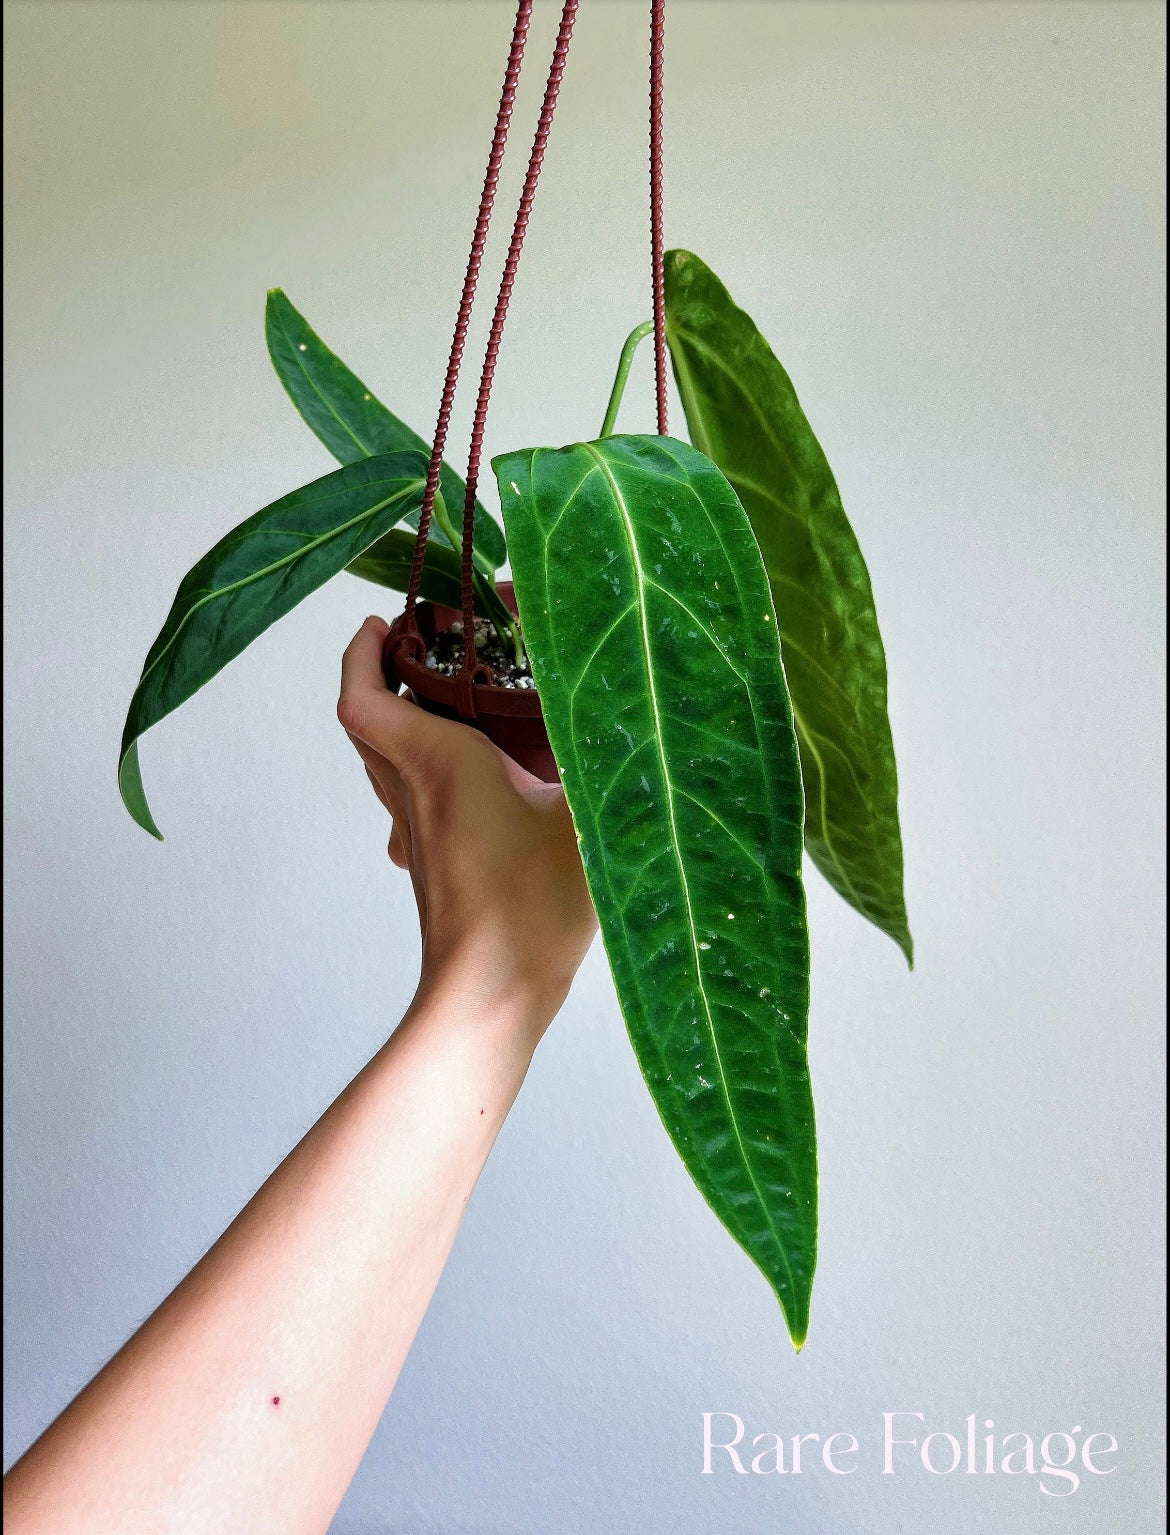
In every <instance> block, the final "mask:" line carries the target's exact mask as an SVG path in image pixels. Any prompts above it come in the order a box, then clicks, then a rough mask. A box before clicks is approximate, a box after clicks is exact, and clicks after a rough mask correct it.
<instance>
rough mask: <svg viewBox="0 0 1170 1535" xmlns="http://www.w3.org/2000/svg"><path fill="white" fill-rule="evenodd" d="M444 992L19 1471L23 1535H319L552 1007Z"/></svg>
mask: <svg viewBox="0 0 1170 1535" xmlns="http://www.w3.org/2000/svg"><path fill="white" fill-rule="evenodd" d="M474 994H475V987H474V984H473V982H470V981H469V980H468V978H467V977H463V978H462V980H461V983H460V985H459V986H458V989H456V988H455V987H452V986H449V985H444V984H443V983H441V982H439V983H435V984H432V985H431V986H430V987H428V988H425V989H424V990H422V991H420V993H419V996H418V997H417V998H416V1000H415V1003H414V1005H413V1006H412V1008H411V1010H410V1012H409V1013H408V1014H407V1016H406V1018H405V1019H404V1020H403V1023H402V1024H401V1025H400V1027H399V1028H398V1030H397V1031H396V1032H395V1034H394V1035H393V1037H392V1038H391V1040H390V1041H389V1043H388V1044H387V1045H386V1046H385V1047H384V1048H383V1049H382V1050H381V1051H380V1052H379V1053H378V1055H377V1056H375V1057H374V1059H373V1060H372V1061H371V1062H370V1063H369V1065H368V1066H367V1067H366V1068H365V1070H364V1071H363V1072H362V1073H361V1074H360V1075H359V1076H358V1077H357V1078H356V1080H355V1081H354V1082H353V1083H352V1084H351V1085H350V1086H349V1088H347V1089H346V1091H345V1092H344V1093H343V1094H342V1095H341V1097H340V1098H339V1099H338V1100H337V1102H336V1103H334V1105H333V1106H332V1108H331V1109H330V1110H329V1111H328V1113H327V1114H325V1116H324V1117H323V1118H322V1119H321V1120H320V1121H319V1122H318V1123H317V1124H316V1125H315V1126H314V1128H313V1129H312V1130H311V1131H310V1132H309V1134H308V1135H307V1136H306V1137H305V1139H304V1140H303V1141H302V1142H301V1143H300V1144H299V1145H298V1146H297V1147H296V1149H295V1150H294V1151H293V1152H292V1153H291V1154H290V1155H289V1157H288V1158H287V1159H286V1160H285V1161H284V1162H283V1163H282V1164H281V1166H280V1167H279V1168H278V1169H277V1171H276V1172H275V1173H274V1174H273V1175H272V1177H271V1178H269V1180H268V1181H267V1183H265V1184H264V1186H263V1187H262V1188H261V1189H260V1191H259V1193H257V1195H256V1196H255V1197H254V1198H253V1199H252V1201H251V1202H250V1203H249V1204H248V1206H247V1207H246V1208H245V1209H244V1211H243V1212H242V1213H241V1214H240V1215H239V1217H238V1218H237V1219H236V1220H235V1222H233V1224H232V1225H231V1227H229V1229H228V1230H227V1231H226V1232H225V1233H224V1235H223V1236H222V1237H221V1238H220V1240H219V1241H218V1242H217V1243H216V1244H215V1246H214V1247H213V1248H212V1249H211V1251H210V1252H209V1253H208V1254H207V1256H206V1257H205V1258H204V1259H203V1260H202V1261H201V1262H200V1263H199V1264H198V1266H197V1267H196V1268H195V1269H194V1270H193V1271H192V1272H191V1274H190V1275H189V1276H188V1277H187V1278H186V1279H185V1280H184V1281H183V1283H182V1284H181V1285H180V1286H179V1287H178V1289H176V1290H175V1291H174V1293H173V1294H172V1295H171V1296H170V1297H169V1298H168V1299H167V1300H166V1301H165V1302H164V1304H163V1305H162V1306H161V1307H160V1308H159V1310H158V1311H157V1312H156V1313H155V1314H154V1315H153V1316H152V1317H151V1318H150V1320H149V1321H148V1322H147V1323H146V1324H145V1325H144V1326H143V1328H142V1329H141V1330H140V1331H139V1332H138V1333H137V1334H136V1335H135V1336H134V1337H133V1338H132V1339H131V1340H130V1342H129V1343H128V1344H127V1345H126V1346H125V1347H124V1348H123V1349H122V1350H121V1352H120V1353H119V1354H118V1355H117V1356H116V1357H115V1358H114V1359H113V1360H112V1361H111V1362H110V1364H109V1365H107V1367H106V1368H105V1369H104V1370H103V1371H102V1372H101V1374H100V1375H99V1376H98V1377H97V1378H96V1379H95V1380H94V1381H93V1382H92V1383H91V1385H90V1386H89V1387H87V1388H86V1390H85V1391H84V1392H83V1393H82V1394H81V1395H80V1396H79V1397H78V1398H77V1399H76V1401H75V1402H74V1403H73V1404H72V1405H71V1406H70V1407H69V1408H68V1409H67V1410H66V1412H65V1413H64V1414H62V1416H61V1417H60V1418H58V1419H57V1421H56V1422H55V1423H54V1424H53V1426H52V1427H51V1428H50V1429H49V1430H48V1432H47V1433H46V1434H45V1435H44V1436H43V1437H42V1438H41V1440H39V1441H38V1443H37V1444H36V1445H35V1446H34V1447H33V1449H32V1450H31V1451H30V1452H29V1454H28V1455H27V1456H26V1457H25V1458H24V1460H22V1461H21V1462H20V1463H19V1464H18V1466H17V1467H15V1468H14V1470H13V1471H12V1472H11V1473H10V1475H9V1477H8V1479H7V1481H6V1484H5V1517H6V1519H8V1520H11V1521H12V1523H11V1526H10V1527H11V1529H12V1531H13V1535H40V1532H42V1531H46V1532H47V1531H50V1530H51V1531H52V1532H54V1535H75V1532H77V1535H81V1532H83V1531H84V1532H86V1535H107V1532H109V1535H114V1532H115V1531H117V1532H119V1535H120V1532H124V1531H126V1530H128V1529H134V1530H135V1531H136V1532H143V1535H145V1532H147V1531H159V1532H162V1531H172V1530H179V1529H182V1530H183V1531H185V1532H186V1531H203V1530H206V1531H209V1532H211V1531H215V1532H216V1535H220V1532H222V1531H224V1530H228V1529H230V1530H232V1531H233V1532H238V1535H249V1532H253V1531H254V1532H260V1531H265V1532H267V1531H272V1532H280V1535H301V1532H304V1535H309V1532H319V1531H324V1530H325V1529H326V1528H327V1526H328V1524H329V1521H330V1519H331V1518H332V1515H333V1513H334V1511H335V1509H336V1507H337V1504H338V1503H339V1502H340V1499H341V1497H342V1495H343V1493H344V1491H345V1488H346V1486H347V1485H348V1483H349V1480H350V1478H351V1477H352V1475H353V1473H354V1471H355V1469H356V1467H357V1464H358V1461H359V1460H360V1458H361V1456H362V1453H363V1452H364V1450H365V1447H366V1444H367V1443H368V1441H369V1438H370V1435H371V1434H372V1433H373V1430H374V1427H375V1425H376V1424H377V1421H378V1418H379V1416H380V1414H381V1412H382V1410H383V1408H384V1407H385V1404H386V1401H387V1399H388V1397H389V1395H390V1392H391V1390H392V1388H393V1385H394V1382H395V1380H396V1378H397V1376H398V1372H399V1370H400V1368H401V1366H402V1363H403V1361H404V1359H405V1357H406V1354H407V1351H408V1350H409V1348H410V1345H411V1342H412V1340H413V1338H414V1335H415V1332H416V1330H417V1328H418V1325H419V1322H420V1321H421V1319H422V1316H423V1313H424V1312H425V1310H426V1307H427V1304H428V1302H429V1301H430V1298H431V1295H432V1293H433V1291H434V1287H435V1285H436V1283H437V1281H438V1278H439V1275H440V1273H441V1272H442V1268H443V1265H444V1263H445V1261H446V1258H447V1255H448V1253H449V1251H450V1248H451V1244H452V1242H453V1240H454V1238H455V1233H456V1231H457V1229H458V1226H459V1221H460V1218H461V1216H462V1213H463V1210H464V1208H465V1206H466V1204H467V1201H468V1198H469V1197H470V1195H471V1191H472V1189H473V1187H474V1185H475V1181H476V1179H477V1177H478V1176H479V1173H480V1170H481V1169H482V1167H483V1164H484V1161H485V1160H486V1158H487V1155H488V1152H489V1151H490V1149H491V1146H492V1144H493V1142H494V1140H495V1137H496V1134H497V1132H498V1131H499V1128H500V1126H501V1124H502V1123H503V1121H504V1118H505V1116H506V1115H507V1112H508V1110H509V1108H510V1107H511V1104H512V1102H513V1100H514V1098H515V1096H516V1093H517V1092H518V1090H519V1088H520V1085H521V1082H522V1081H523V1078H524V1073H525V1071H526V1069H527V1065H528V1062H529V1060H530V1058H531V1052H532V1048H533V1046H534V1044H535V1041H536V1039H537V1038H538V1037H539V1034H540V1031H541V1029H542V1027H543V1025H544V1023H546V1022H547V1021H548V1018H547V1017H546V1016H544V1013H545V1012H547V1011H548V1003H547V1002H540V1001H537V1000H536V999H534V998H532V997H530V996H528V995H514V996H508V997H502V998H495V999H494V1000H492V1001H490V1002H486V1003H484V1002H480V1003H478V1004H477V1003H476V1002H474V1001H473V997H474Z"/></svg>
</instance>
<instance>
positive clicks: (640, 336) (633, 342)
mask: <svg viewBox="0 0 1170 1535" xmlns="http://www.w3.org/2000/svg"><path fill="white" fill-rule="evenodd" d="M653 329H654V321H653V320H643V322H642V324H641V325H635V327H634V329H633V330H632V331H631V332H630V334H629V335H628V336H627V337H626V340H625V345H624V346H623V347H622V354H621V356H620V357H619V358H618V365H617V372H616V373H615V374H614V379H613V388H612V389H611V390H610V392H609V404H608V405H607V406H606V407H605V420H604V421H603V422H602V423H601V431H600V432H599V433H598V434H597V435H598V437H612V436H613V429H614V425H615V423H616V421H617V413H618V411H619V409H620V408H621V403H622V395H623V394H625V392H626V380H627V379H628V378H629V376H630V364H631V363H632V362H633V360H634V353H635V352H636V351H637V350H638V342H639V341H642V340H644V339H645V338H646V337H647V336H648V335H649V334H650V332H651V331H652V330H653Z"/></svg>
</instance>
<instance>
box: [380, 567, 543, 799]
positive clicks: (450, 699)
mask: <svg viewBox="0 0 1170 1535" xmlns="http://www.w3.org/2000/svg"><path fill="white" fill-rule="evenodd" d="M496 590H497V591H498V592H499V594H500V596H501V597H502V598H503V599H504V601H505V602H506V603H507V604H508V607H509V608H510V609H511V610H512V612H513V613H515V612H516V597H515V593H514V592H513V590H512V583H511V582H510V581H501V582H500V583H499V584H498V586H497V587H496ZM404 618H405V614H400V615H399V617H398V618H396V619H395V620H394V622H393V623H392V624H391V626H390V633H389V634H388V635H387V636H386V642H385V644H384V646H383V648H382V670H383V672H384V673H385V677H386V683H387V685H388V686H389V687H391V688H393V689H394V691H395V692H396V693H397V692H399V691H400V690H401V689H402V688H409V689H410V692H411V693H412V694H413V696H414V698H415V699H416V701H417V702H418V703H419V704H421V705H422V707H423V708H424V709H426V710H427V711H428V712H429V713H431V714H439V715H442V717H443V718H444V719H451V720H457V719H459V718H460V714H459V710H458V708H457V706H456V701H455V699H456V683H455V678H454V677H446V676H443V675H442V674H441V673H440V672H436V671H434V670H433V669H432V668H430V667H428V666H424V665H423V664H422V663H420V662H418V661H415V660H412V659H411V658H410V657H409V655H408V654H407V653H406V651H405V650H403V651H399V652H398V654H397V655H395V653H394V652H395V643H396V641H397V639H398V637H399V635H400V634H401V633H402V625H403V621H404ZM415 619H416V621H417V623H418V628H419V633H420V634H421V635H422V637H423V639H424V641H425V642H426V644H427V647H428V649H429V648H430V645H431V643H432V642H433V640H434V638H435V635H436V634H441V633H443V631H444V630H447V629H450V627H451V625H452V624H455V623H459V624H461V623H462V622H463V615H462V613H460V612H459V611H458V609H457V608H445V607H441V606H440V605H439V604H438V603H433V602H420V603H419V604H418V606H417V607H416V609H415ZM474 697H475V710H476V714H475V718H474V719H473V720H464V721H463V723H464V724H467V725H472V726H474V728H475V729H476V730H482V731H483V733H484V735H485V736H487V738H488V740H489V741H494V742H495V744H496V745H497V746H498V747H499V748H500V750H501V751H503V752H506V753H507V754H508V756H509V757H511V758H512V760H513V761H514V762H518V763H519V764H520V766H521V767H522V768H526V769H527V770H528V772H530V773H532V774H534V775H535V777H537V778H539V779H541V780H542V781H543V782H544V783H559V782H560V776H561V775H560V773H559V772H558V771H557V764H556V758H555V757H554V756H553V754H552V747H551V746H550V745H549V744H548V732H547V730H546V729H545V727H544V715H543V714H542V713H541V708H540V699H539V697H538V696H537V693H536V689H535V688H498V687H492V686H489V685H487V684H484V683H478V682H477V683H476V684H475V692H474Z"/></svg>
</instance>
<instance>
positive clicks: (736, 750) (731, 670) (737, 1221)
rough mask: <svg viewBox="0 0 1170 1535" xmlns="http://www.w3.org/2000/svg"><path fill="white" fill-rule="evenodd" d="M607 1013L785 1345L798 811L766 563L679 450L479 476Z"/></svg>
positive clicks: (811, 1210)
mask: <svg viewBox="0 0 1170 1535" xmlns="http://www.w3.org/2000/svg"><path fill="white" fill-rule="evenodd" d="M494 468H495V471H496V476H497V479H498V481H499V486H500V496H501V501H502V504H503V506H504V523H505V527H506V528H507V532H508V546H509V549H510V551H511V557H512V572H513V580H514V582H515V587H516V595H517V598H518V601H519V607H520V615H521V619H522V621H523V625H524V637H525V641H526V643H527V645H528V651H529V656H530V658H531V661H532V667H533V674H534V676H535V678H536V682H537V686H538V688H539V690H540V697H541V701H542V704H543V707H544V714H545V719H546V721H547V723H548V732H549V738H550V740H551V742H552V747H553V751H554V753H555V755H556V759H557V763H558V765H559V767H560V770H561V775H562V780H563V783H564V787H565V793H566V795H567V796H568V800H569V804H570V806H571V807H572V811H573V817H574V820H575V822H576V826H577V831H578V835H579V838H580V842H581V850H582V855H583V858H584V862H585V871H586V875H587V877H588V880H589V888H590V891H591V892H592V895H593V900H594V904H595V905H596V907H597V912H598V916H599V918H600V921H601V929H602V935H603V937H604V940H605V946H606V951H607V953H608V955H609V959H610V964H611V966H612V969H613V974H614V980H615V982H616V984H617V990H618V997H619V999H620V1001H621V1006H622V1011H623V1013H624V1015H625V1019H626V1023H627V1025H628V1027H629V1031H630V1037H631V1039H632V1040H633V1044H634V1048H635V1050H636V1052H637V1055H638V1060H639V1062H640V1064H641V1067H642V1071H643V1074H644V1075H645V1078H646V1081H647V1084H648V1085H649V1088H650V1092H651V1094H652V1096H653V1098H654V1101H655V1103H656V1104H657V1106H658V1110H659V1112H660V1114H661V1115H662V1119H663V1122H664V1124H665V1125H666V1128H667V1130H668V1131H669V1133H670V1136H671V1138H672V1139H673V1141H674V1144H675V1146H676V1147H677V1148H678V1151H679V1153H680V1155H681V1156H682V1158H683V1161H684V1162H685V1163H686V1165H687V1167H688V1169H689V1170H690V1173H691V1175H692V1177H693V1178H694V1179H695V1182H696V1183H697V1184H698V1186H699V1188H700V1189H701V1190H702V1192H703V1194H704V1195H705V1196H706V1198H707V1200H708V1201H709V1202H710V1204H711V1206H712V1208H713V1209H714V1210H715V1212H716V1214H717V1215H718V1216H719V1218H720V1220H722V1221H723V1223H724V1224H725V1225H726V1227H727V1228H728V1230H729V1231H730V1232H731V1233H732V1235H733V1236H734V1237H735V1238H736V1240H737V1241H738V1242H740V1243H741V1245H742V1246H743V1247H744V1248H745V1249H746V1251H747V1252H748V1253H749V1254H750V1255H751V1257H752V1258H753V1259H754V1260H755V1262H756V1263H757V1264H758V1265H759V1266H760V1268H761V1269H762V1270H763V1271H764V1273H765V1274H766V1275H767V1277H768V1279H769V1281H770V1282H771V1284H772V1286H773V1288H774V1289H775V1291H776V1294H777V1296H778V1297H779V1299H780V1302H781V1305H782V1306H783V1308H784V1313H785V1316H786V1317H787V1320H788V1326H789V1330H790V1332H791V1334H792V1337H793V1339H794V1341H795V1342H796V1343H797V1345H798V1346H799V1345H800V1343H801V1342H802V1341H803V1339H804V1335H805V1332H806V1329H807V1325H808V1306H809V1293H810V1290H811V1286H812V1275H813V1266H814V1262H815V1256H816V1193H817V1186H816V1141H815V1133H814V1127H813V1105H812V1095H811V1091H810V1087H809V1075H808V1059H807V1054H806V1035H807V1024H808V932H807V927H806V923H805V912H804V889H803V886H802V884H801V877H800V865H801V852H802V847H801V824H802V819H803V814H804V804H803V800H802V796H801V786H800V766H799V761H798V756H797V745H796V736H795V732H794V730H793V723H792V713H791V710H790V708H789V704H788V696H787V693H786V690H785V687H784V674H783V670H782V668H781V665H780V652H779V645H778V642H777V638H776V624H775V619H774V615H773V609H772V599H771V595H770V593H769V590H768V581H767V577H766V575H765V573H764V568H763V565H762V564H761V562H760V555H759V550H758V549H757V547H756V542H755V539H754V538H753V536H752V532H751V528H750V527H749V525H748V522H747V518H746V517H745V516H744V513H743V509H742V508H741V506H740V504H739V502H738V501H737V500H736V497H735V493H734V492H733V491H732V489H731V487H730V486H729V485H728V483H727V481H726V480H725V479H724V478H723V476H722V474H720V473H719V471H718V469H716V468H715V466H714V465H713V464H712V463H711V462H710V461H709V460H708V459H706V458H704V457H703V455H702V454H701V453H697V452H696V451H695V449H694V448H692V447H689V446H688V445H687V444H686V443H681V442H675V441H674V440H673V439H670V438H659V437H608V438H606V439H604V440H603V441H600V442H594V443H579V444H577V445H576V446H574V447H569V448H562V449H560V450H553V449H548V448H538V449H533V450H530V451H527V452H523V453H510V454H506V455H504V456H503V457H501V458H498V459H496V460H495V462H494Z"/></svg>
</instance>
